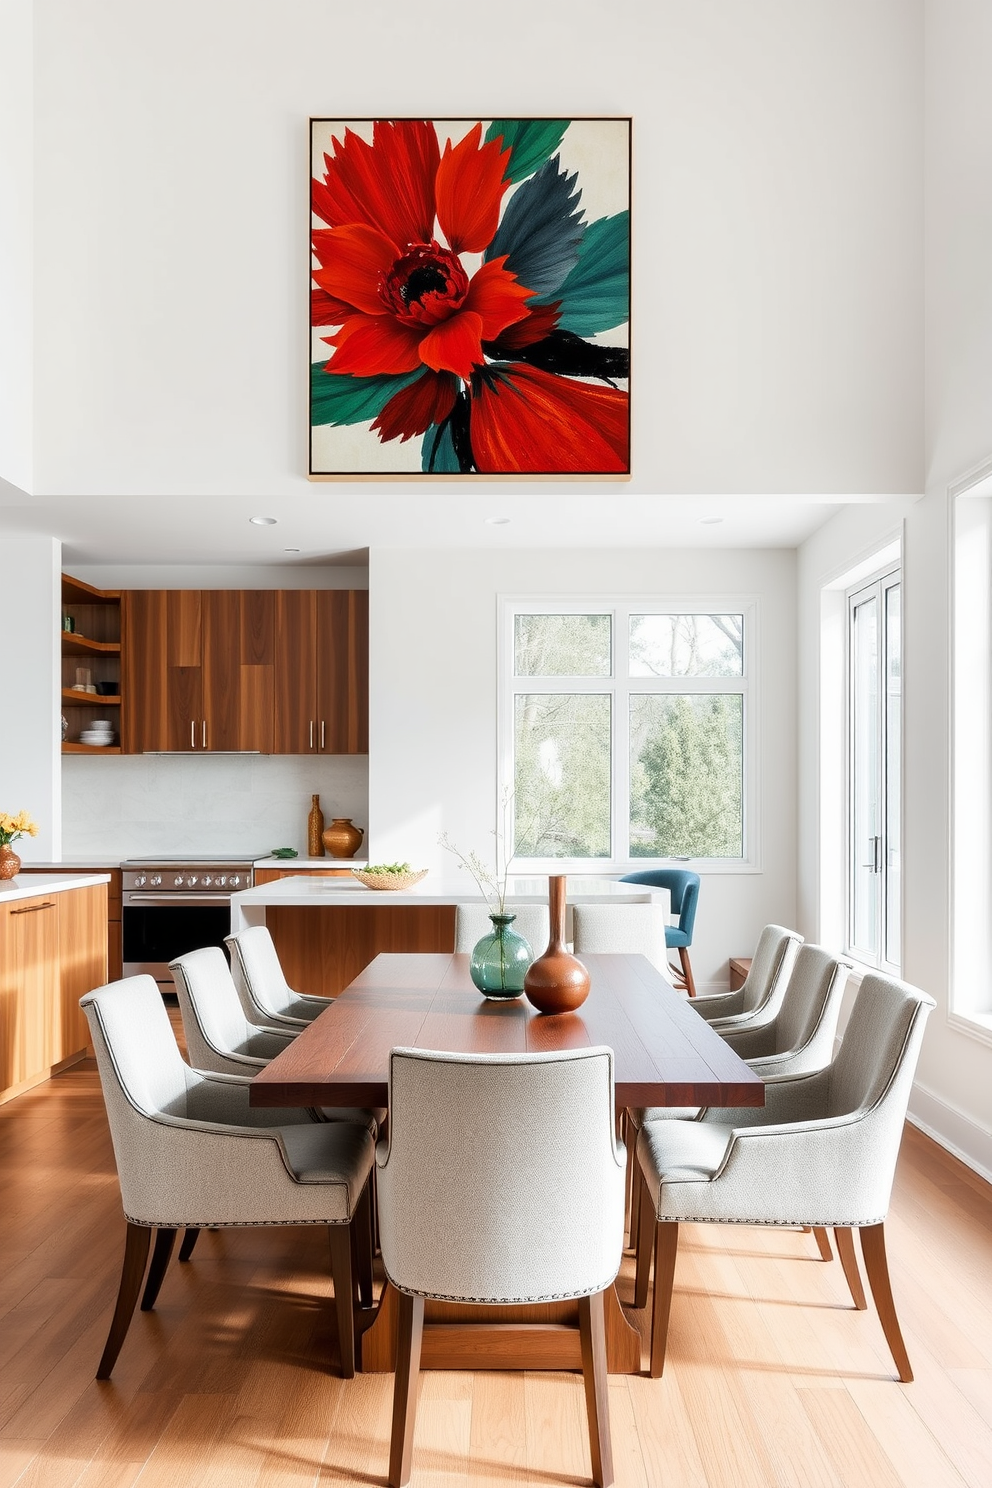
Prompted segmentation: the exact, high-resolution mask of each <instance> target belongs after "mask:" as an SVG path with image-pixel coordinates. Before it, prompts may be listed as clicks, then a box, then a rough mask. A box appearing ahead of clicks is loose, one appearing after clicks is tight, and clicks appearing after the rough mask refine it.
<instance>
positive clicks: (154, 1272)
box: [141, 1228, 176, 1312]
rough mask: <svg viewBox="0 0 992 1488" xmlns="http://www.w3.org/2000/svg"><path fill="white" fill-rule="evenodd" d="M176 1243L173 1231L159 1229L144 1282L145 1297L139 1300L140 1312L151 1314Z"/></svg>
mask: <svg viewBox="0 0 992 1488" xmlns="http://www.w3.org/2000/svg"><path fill="white" fill-rule="evenodd" d="M175 1243H176V1232H175V1230H167V1229H164V1228H163V1229H161V1230H158V1231H157V1232H156V1234H155V1249H154V1250H153V1251H152V1263H151V1265H150V1266H149V1267H148V1280H147V1281H146V1282H145V1295H144V1296H143V1297H142V1299H141V1310H142V1312H151V1310H152V1308H153V1307H154V1306H155V1302H156V1300H157V1298H158V1294H159V1290H160V1288H161V1286H162V1282H163V1281H164V1280H165V1273H166V1271H168V1269H169V1262H170V1260H171V1259H172V1247H173V1246H174V1245H175Z"/></svg>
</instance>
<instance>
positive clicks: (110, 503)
mask: <svg viewBox="0 0 992 1488" xmlns="http://www.w3.org/2000/svg"><path fill="white" fill-rule="evenodd" d="M878 499H879V498H878V497H873V498H863V500H873V501H877V500H878ZM891 499H892V500H895V499H897V498H896V497H892V498H891ZM851 500H852V498H850V497H843V498H840V497H838V498H827V497H823V496H802V495H791V496H768V497H757V496H644V495H633V494H628V493H627V492H625V490H624V488H623V487H622V486H620V487H618V488H617V489H616V490H615V491H611V492H610V493H609V494H601V493H590V494H588V495H587V494H585V493H584V492H583V491H582V489H581V488H579V489H575V488H573V489H571V490H569V491H556V492H554V493H550V492H548V491H542V490H540V489H537V490H524V489H521V490H519V491H516V490H515V491H512V492H510V493H507V491H506V489H505V487H504V488H502V489H500V490H496V489H495V488H490V489H480V488H475V489H472V490H470V491H468V492H454V491H452V492H441V493H438V492H436V491H435V492H424V493H421V492H410V491H409V489H406V490H404V491H402V492H400V491H396V492H395V493H394V492H383V491H382V490H381V489H372V488H368V489H362V488H358V489H357V490H356V488H355V487H348V488H342V487H340V486H335V485H334V484H329V483H327V484H314V485H313V486H311V487H308V488H307V490H306V491H305V492H304V493H303V494H302V495H299V496H290V497H287V496H285V495H283V496H279V497H259V496H250V497H247V496H246V497H238V496H208V497H200V498H194V497H190V496H182V497H172V498H166V497H152V496H141V497H137V496H136V497H129V498H125V497H120V496H116V497H106V498H102V499H101V498H96V497H90V496H85V497H83V496H72V497H61V498H54V497H44V498H35V499H31V498H27V497H25V496H24V495H23V493H20V492H17V491H16V490H15V488H13V487H11V486H7V487H6V491H5V492H2V493H0V531H3V530H6V531H9V532H21V533H41V534H46V535H49V536H52V537H57V538H58V539H60V541H61V542H62V544H63V557H64V560H65V561H66V562H67V563H79V564H167V563H178V564H182V563H201V564H207V563H209V564H219V563H232V564H244V563H277V564H289V565H292V564H299V563H304V564H306V563H310V564H313V563H342V564H355V563H361V562H362V561H363V560H364V557H365V553H366V551H367V550H368V549H369V548H370V547H384V548H452V549H457V548H483V547H493V548H503V547H511V548H519V547H536V548H573V547H574V548H587V547H597V546H603V547H611V548H627V547H635V548H636V547H644V546H647V547H658V548H668V549H671V548H706V547H713V548H727V547H730V548H733V547H741V548H763V547H785V548H792V547H796V546H798V545H799V544H800V543H801V542H803V541H804V540H805V539H806V538H807V537H808V536H809V535H810V533H812V532H814V531H815V530H816V529H817V528H818V527H819V526H821V525H822V524H823V522H825V521H826V520H827V519H828V518H829V517H830V516H832V515H833V514H834V512H836V511H838V510H839V509H840V508H841V507H842V506H844V505H846V504H848V503H850V502H851ZM859 504H860V503H859ZM253 516H273V517H276V518H277V523H276V525H275V526H254V525H252V524H251V523H250V522H249V518H250V517H253ZM493 517H506V518H509V521H508V522H506V523H505V524H500V525H493V524H491V523H489V522H487V520H486V519H487V518H493ZM292 549H299V552H295V551H289V550H292Z"/></svg>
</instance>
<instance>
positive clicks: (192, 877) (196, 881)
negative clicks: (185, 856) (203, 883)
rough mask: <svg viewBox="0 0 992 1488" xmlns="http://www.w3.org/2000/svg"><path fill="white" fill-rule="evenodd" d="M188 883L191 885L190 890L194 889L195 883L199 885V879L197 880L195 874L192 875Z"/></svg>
mask: <svg viewBox="0 0 992 1488" xmlns="http://www.w3.org/2000/svg"><path fill="white" fill-rule="evenodd" d="M186 882H187V883H188V884H189V886H190V888H192V887H193V885H194V884H195V883H199V879H198V878H197V876H196V874H195V873H191V874H190V876H189V878H188V879H187V880H186Z"/></svg>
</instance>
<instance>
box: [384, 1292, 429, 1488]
mask: <svg viewBox="0 0 992 1488" xmlns="http://www.w3.org/2000/svg"><path fill="white" fill-rule="evenodd" d="M398 1295H399V1320H398V1323H397V1328H396V1377H395V1379H394V1382H393V1426H392V1433H391V1435H390V1438H389V1488H405V1485H406V1484H407V1483H409V1481H410V1463H411V1460H412V1457H413V1432H414V1426H415V1425H416V1420H417V1380H418V1378H419V1375H420V1347H421V1344H422V1343H423V1339H424V1299H423V1297H410V1296H408V1295H407V1293H406V1292H400V1293H399V1294H398Z"/></svg>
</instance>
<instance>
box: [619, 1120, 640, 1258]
mask: <svg viewBox="0 0 992 1488" xmlns="http://www.w3.org/2000/svg"><path fill="white" fill-rule="evenodd" d="M623 1140H624V1145H625V1146H626V1148H627V1215H628V1226H627V1234H628V1236H629V1238H630V1248H631V1250H635V1249H636V1248H637V1226H638V1221H639V1219H640V1212H641V1184H640V1173H639V1170H638V1167H637V1127H636V1126H635V1125H634V1123H633V1121H632V1120H631V1117H630V1112H629V1111H625V1112H624V1127H623Z"/></svg>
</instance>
